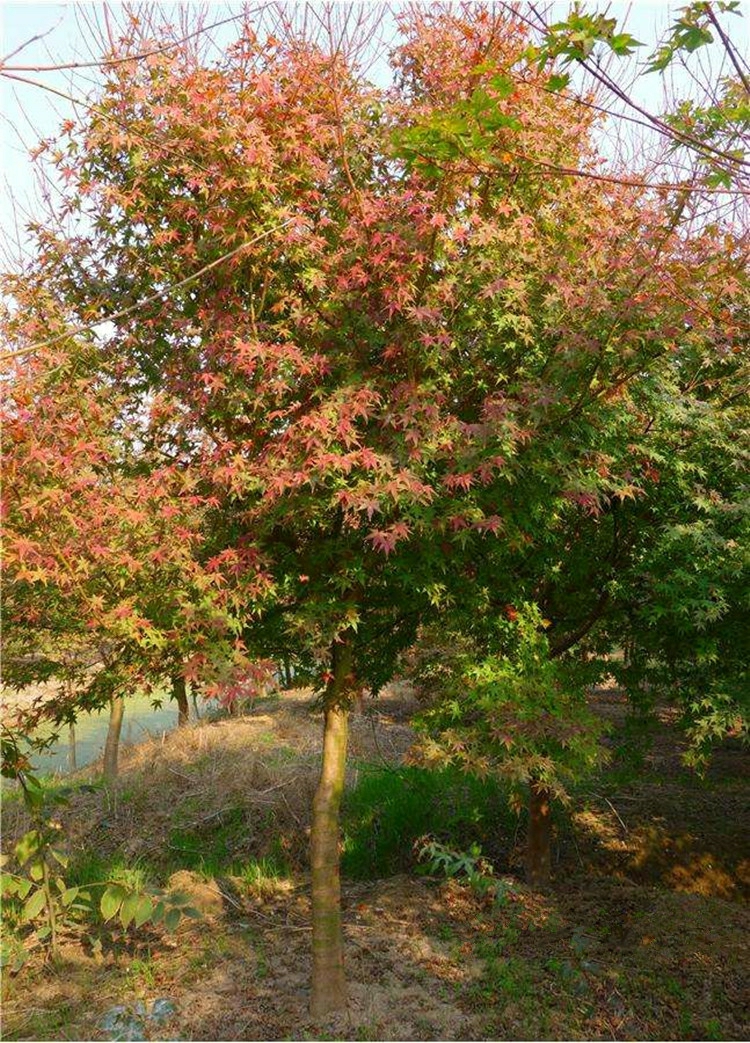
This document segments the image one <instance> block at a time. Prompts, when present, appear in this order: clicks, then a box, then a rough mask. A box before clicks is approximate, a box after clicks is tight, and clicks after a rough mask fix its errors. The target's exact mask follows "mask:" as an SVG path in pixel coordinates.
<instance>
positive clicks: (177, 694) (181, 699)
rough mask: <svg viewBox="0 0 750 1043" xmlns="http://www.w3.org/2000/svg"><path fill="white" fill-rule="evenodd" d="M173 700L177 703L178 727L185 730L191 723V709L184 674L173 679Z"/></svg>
mask: <svg viewBox="0 0 750 1043" xmlns="http://www.w3.org/2000/svg"><path fill="white" fill-rule="evenodd" d="M172 698H173V699H174V701H175V702H176V703H177V727H178V728H184V727H185V725H186V724H189V723H190V708H189V706H188V697H187V688H186V686H185V678H184V677H183V676H182V674H175V676H174V677H173V678H172Z"/></svg>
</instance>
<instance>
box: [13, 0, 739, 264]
mask: <svg viewBox="0 0 750 1043" xmlns="http://www.w3.org/2000/svg"><path fill="white" fill-rule="evenodd" d="M164 6H165V7H166V8H168V9H172V10H174V7H173V5H164ZM208 6H209V21H219V20H220V19H222V18H226V17H227V16H228V15H229V14H233V13H235V12H236V11H238V10H239V5H237V4H232V3H221V4H220V3H215V4H210V5H208ZM587 6H588V7H589V8H591V9H596V8H602V7H604V6H605V3H604V0H602V2H601V3H599V4H597V3H593V2H590V3H589V4H588V5H587ZM680 6H682V5H681V4H668V3H659V2H646V0H642V2H636V3H623V2H613V3H610V4H609V14H610V15H611V16H614V17H616V18H617V19H618V22H621V23H624V24H625V26H626V28H627V30H628V31H629V32H631V33H632V34H633V36H635V37H636V39H638V40H641V41H643V42H644V43H645V44H646V45H647V46H646V47H644V48H642V50H641V52H640V54H641V55H642V56H644V57H645V56H646V55H648V54H649V53H650V52H651V51H652V50H653V48H654V46H655V44H656V42H657V40H658V39H659V37H660V36H662V35H663V33H664V32H665V30H666V29H667V27H668V26H669V24H670V22H671V21H672V20H673V19H674V16H675V12H676V11H677V10H678V9H679V7H680ZM112 7H113V10H114V11H115V12H116V11H117V5H112ZM549 7H550V8H551V17H552V18H561V17H565V14H566V12H567V10H568V8H569V4H568V3H567V2H558V3H553V4H550V5H549ZM101 11H102V6H101V4H97V3H93V4H92V3H88V4H62V3H19V2H4V3H2V4H0V15H1V17H2V43H1V44H0V54H2V55H3V56H4V55H7V54H9V53H10V52H12V51H13V50H15V48H17V47H19V46H20V45H22V44H24V43H25V42H26V41H27V40H29V39H30V38H31V37H33V36H35V35H37V34H40V33H41V34H45V35H44V37H43V39H41V40H37V41H35V42H33V43H31V44H30V45H29V46H27V47H25V48H24V49H23V51H21V53H19V54H18V55H17V56H15V57H14V58H13V59H12V60H11V61H12V63H13V64H19V65H20V64H23V65H40V64H60V63H66V62H72V61H80V60H84V61H86V60H88V61H90V60H91V58H92V54H91V52H90V50H89V45H88V44H89V41H90V34H89V33H87V32H86V31H85V27H84V28H83V29H82V27H81V18H82V16H84V17H88V18H92V17H96V16H97V15H98V16H101ZM743 15H744V17H743V18H742V19H740V18H735V19H733V27H734V28H733V40H734V42H735V44H736V46H738V48H739V49H740V50H742V51H744V53H747V52H748V40H749V36H748V29H749V23H750V4H748V3H745V4H744V5H743ZM231 28H232V27H231V26H230V27H227V28H225V29H223V30H220V32H222V33H225V34H227V39H229V38H230V37H231ZM22 75H25V76H28V77H29V78H30V79H34V80H37V81H39V82H43V83H45V84H47V85H48V86H49V87H51V88H54V89H56V90H58V91H61V92H63V93H69V94H73V95H76V96H79V97H81V96H86V95H88V94H89V93H90V91H91V90H92V89H93V87H94V82H95V78H96V70H92V69H86V70H80V71H72V72H46V73H31V72H30V73H24V74H22ZM673 86H674V87H675V88H676V89H677V90H678V91H679V92H680V93H683V94H685V93H688V92H689V91H690V90H691V84H690V80H689V78H688V77H687V76H686V75H685V74H682V73H680V72H677V73H676V74H675V78H674V84H673ZM662 90H663V83H662V80H661V78H660V77H659V76H657V75H651V76H643V77H641V78H640V79H639V80H638V81H637V83H636V84H635V93H636V96H637V98H638V100H639V101H640V102H642V103H643V104H644V106H645V107H646V108H648V109H649V110H650V111H659V110H660V108H661V101H662ZM0 112H2V117H3V118H2V123H1V124H0V145H1V146H2V156H3V164H2V182H0V193H1V198H0V229H2V232H1V233H0V234H1V235H2V239H3V243H2V245H1V246H0V255H2V256H5V257H7V255H8V253H9V252H10V253H11V254H14V253H15V252H16V247H15V242H16V240H17V236H18V235H20V236H21V237H23V226H24V224H25V223H26V221H27V220H28V218H29V217H32V216H37V215H38V214H39V211H40V207H39V202H38V191H37V188H36V178H35V173H34V167H33V165H32V163H31V161H30V159H29V155H28V151H29V149H30V148H32V147H33V146H34V145H36V143H37V142H38V141H39V140H40V139H41V138H43V137H45V136H52V135H54V134H55V133H56V131H57V130H58V128H59V126H60V124H61V123H62V122H63V120H65V119H66V118H68V117H72V116H73V115H74V106H73V104H72V103H71V102H69V101H66V100H64V99H62V98H60V97H57V96H55V95H53V94H52V93H49V92H48V91H46V90H43V89H41V88H40V87H37V86H31V85H29V84H25V83H18V82H11V81H9V80H7V79H5V78H0Z"/></svg>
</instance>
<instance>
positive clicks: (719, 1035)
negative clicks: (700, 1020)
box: [703, 1018, 726, 1040]
mask: <svg viewBox="0 0 750 1043" xmlns="http://www.w3.org/2000/svg"><path fill="white" fill-rule="evenodd" d="M703 1038H704V1039H717V1040H718V1039H726V1035H725V1034H724V1030H723V1029H722V1027H721V1023H720V1021H719V1019H718V1018H709V1019H708V1021H707V1022H706V1023H705V1025H704V1026H703Z"/></svg>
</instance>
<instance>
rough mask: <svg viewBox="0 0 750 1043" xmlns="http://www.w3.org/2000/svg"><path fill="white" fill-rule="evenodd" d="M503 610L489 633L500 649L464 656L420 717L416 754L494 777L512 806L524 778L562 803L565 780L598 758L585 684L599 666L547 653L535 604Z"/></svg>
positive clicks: (598, 729)
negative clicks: (422, 737) (507, 789)
mask: <svg viewBox="0 0 750 1043" xmlns="http://www.w3.org/2000/svg"><path fill="white" fill-rule="evenodd" d="M508 614H509V616H510V617H512V618H506V620H505V621H504V622H502V623H500V624H499V625H498V627H497V632H496V635H495V640H496V642H497V645H498V646H499V648H500V649H501V651H499V652H497V653H496V654H494V655H490V656H489V657H486V658H484V659H482V660H481V661H479V662H476V661H472V659H470V658H469V659H466V658H465V659H464V660H463V662H462V663H461V664H460V666H461V669H458V670H454V673H453V675H452V676H451V677H450V680H449V681H448V682H447V684H446V685H445V686H444V687H443V689H442V691H440V692H438V693H436V694H435V696H434V698H433V702H432V705H430V706H429V707H428V708H427V709H426V710H425V711H424V713H423V714H422V716H421V727H422V729H423V730H424V731H425V732H426V733H427V736H428V738H427V739H426V741H425V742H424V743H423V745H422V756H423V757H424V758H425V759H426V761H427V762H428V763H440V762H441V761H443V760H445V759H446V758H447V759H448V760H449V761H450V762H452V763H456V764H461V765H463V766H464V767H466V768H469V769H470V770H471V771H473V772H475V773H477V774H479V775H481V776H484V775H487V774H491V773H492V774H499V775H501V776H502V777H503V778H504V779H507V780H508V781H509V782H510V785H511V792H512V795H513V800H514V803H515V804H516V805H518V804H519V803H520V799H521V793H522V792H525V788H526V786H527V785H528V784H530V783H531V782H535V783H539V784H541V785H543V787H544V788H545V789H546V790H548V791H549V792H550V793H551V794H552V795H553V796H555V797H557V798H558V799H563V800H564V799H567V797H568V789H567V787H568V786H569V784H570V782H571V781H577V780H578V779H580V778H581V777H583V776H584V775H585V774H586V773H588V772H591V771H592V770H593V769H594V768H595V767H596V765H597V764H598V763H600V762H601V760H602V757H603V755H604V750H603V748H602V746H601V745H600V743H599V737H600V735H601V733H602V731H603V726H602V723H601V722H600V721H599V720H598V719H597V718H596V717H595V716H594V714H593V713H592V712H591V711H590V710H589V709H588V707H587V703H586V683H587V682H590V681H591V680H592V679H593V677H595V676H596V674H597V672H599V671H600V670H601V666H600V665H599V664H597V663H593V664H592V663H581V662H579V661H578V660H576V659H573V658H571V657H561V658H558V659H553V658H551V657H550V654H549V640H548V638H547V636H546V634H545V628H546V627H547V626H548V623H547V621H546V620H543V619H542V618H541V614H540V612H539V610H538V608H537V607H536V606H534V605H530V604H524V605H521V606H519V607H518V608H517V609H516V608H513V609H511V610H509V613H508Z"/></svg>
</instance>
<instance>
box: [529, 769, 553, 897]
mask: <svg viewBox="0 0 750 1043" xmlns="http://www.w3.org/2000/svg"><path fill="white" fill-rule="evenodd" d="M550 812H551V806H550V792H549V790H548V789H547V787H546V786H543V785H541V784H540V783H538V782H532V783H531V795H530V798H529V835H528V841H527V849H526V878H527V881H528V883H529V886H530V887H534V888H537V889H538V890H544V889H545V888H547V887H549V883H550V866H551V858H550V848H551V836H552V829H551V827H552V820H551V815H550Z"/></svg>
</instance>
